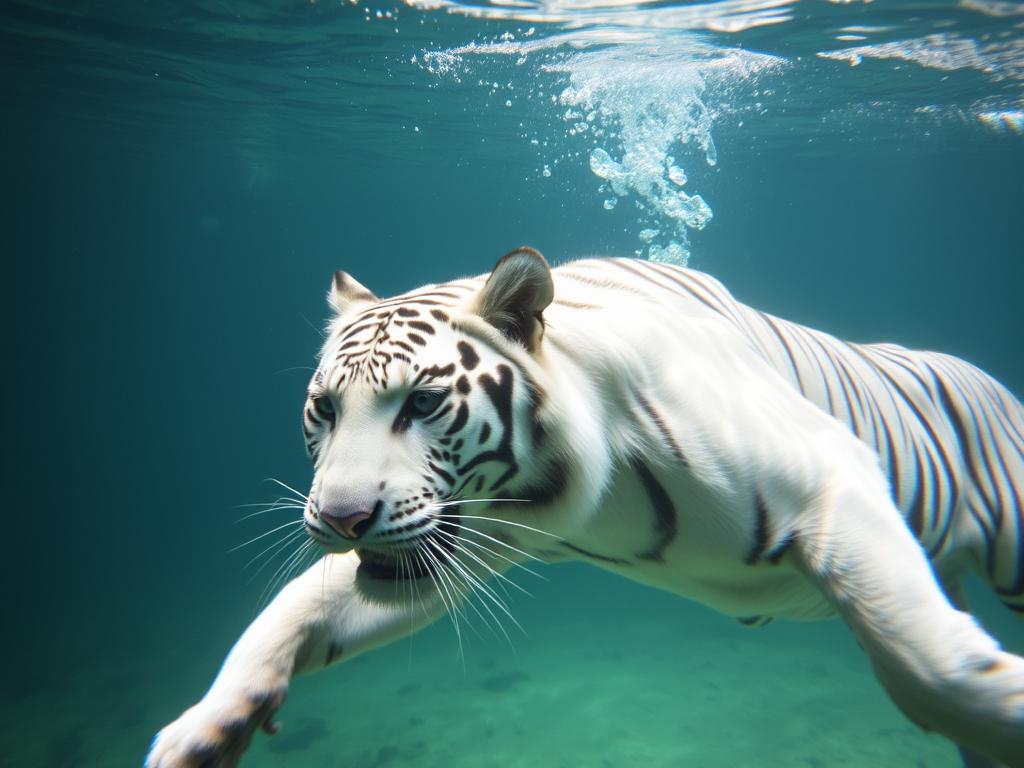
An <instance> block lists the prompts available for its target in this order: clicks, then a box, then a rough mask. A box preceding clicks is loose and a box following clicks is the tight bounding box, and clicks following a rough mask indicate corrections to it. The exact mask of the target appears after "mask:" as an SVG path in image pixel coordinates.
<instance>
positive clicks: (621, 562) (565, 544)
mask: <svg viewBox="0 0 1024 768" xmlns="http://www.w3.org/2000/svg"><path fill="white" fill-rule="evenodd" d="M558 543H559V544H561V545H562V546H563V547H565V548H566V549H570V550H572V551H573V552H576V553H577V554H580V555H583V556H584V557H589V558H590V559H591V560H599V561H600V562H602V563H612V564H614V565H630V562H629V560H624V559H622V558H621V557H608V556H607V555H599V554H597V553H596V552H590V551H589V550H586V549H583V548H582V547H577V546H576V545H575V544H570V543H569V542H568V541H560V542H558Z"/></svg>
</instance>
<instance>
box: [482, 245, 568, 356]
mask: <svg viewBox="0 0 1024 768" xmlns="http://www.w3.org/2000/svg"><path fill="white" fill-rule="evenodd" d="M554 297H555V285H554V283H553V282H552V280H551V267H550V266H549V265H548V262H547V260H546V259H545V258H544V257H543V256H541V255H540V253H539V252H538V251H535V250H534V249H533V248H526V247H522V248H516V249H515V250H514V251H511V252H510V253H506V254H505V255H504V256H502V257H501V259H499V260H498V263H497V264H496V265H495V266H494V269H493V270H492V271H491V274H490V276H489V277H488V278H487V282H486V283H485V284H484V287H483V288H482V289H481V290H480V293H479V294H478V296H477V300H476V301H477V303H476V311H477V314H479V315H480V316H481V317H482V318H483V319H484V320H486V321H487V322H488V323H490V324H491V325H493V326H494V327H495V328H497V329H498V330H499V331H501V332H502V334H504V335H505V336H506V337H507V338H508V339H511V340H512V341H515V342H518V343H520V344H522V345H523V346H525V347H526V348H527V349H528V350H530V351H531V352H533V351H535V350H536V349H537V346H538V345H539V344H540V340H541V337H542V336H543V335H544V318H543V315H542V313H543V312H544V310H545V309H546V308H547V306H548V304H550V303H551V300H552V299H553V298H554Z"/></svg>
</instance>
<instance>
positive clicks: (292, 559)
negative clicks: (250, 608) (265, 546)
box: [259, 540, 313, 606]
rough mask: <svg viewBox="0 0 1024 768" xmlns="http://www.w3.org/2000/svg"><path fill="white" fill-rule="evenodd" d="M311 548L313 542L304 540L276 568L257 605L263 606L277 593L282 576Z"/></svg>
mask: <svg viewBox="0 0 1024 768" xmlns="http://www.w3.org/2000/svg"><path fill="white" fill-rule="evenodd" d="M311 546H313V541H312V540H306V541H305V542H303V543H302V544H300V545H299V547H298V548H297V549H296V550H295V551H294V552H292V554H291V555H289V556H288V557H287V558H285V560H284V562H283V563H281V564H280V565H279V566H278V567H277V570H276V571H274V573H273V575H272V576H271V577H270V581H269V582H268V583H267V586H266V587H264V589H263V592H262V594H260V600H259V604H260V605H261V606H262V605H264V604H265V601H267V600H269V599H270V597H271V596H273V594H274V593H275V592H276V591H277V589H278V587H279V583H280V582H281V581H283V579H282V576H283V575H284V574H285V573H287V571H288V569H290V568H291V566H292V565H294V564H295V563H296V562H298V561H301V560H302V557H303V555H305V554H306V553H307V552H308V551H309V548H310V547H311Z"/></svg>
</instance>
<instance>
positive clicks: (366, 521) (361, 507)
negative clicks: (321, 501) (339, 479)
mask: <svg viewBox="0 0 1024 768" xmlns="http://www.w3.org/2000/svg"><path fill="white" fill-rule="evenodd" d="M383 505H384V502H382V501H380V500H379V499H378V501H377V503H376V504H374V505H373V506H372V507H371V506H370V505H369V504H330V505H328V506H324V507H321V508H320V519H321V520H323V521H324V522H325V523H327V524H328V525H329V526H331V528H333V529H334V531H335V533H337V534H338V535H339V536H341V537H342V538H345V539H358V538H359V537H360V536H362V535H363V534H364V533H366V531H367V530H368V529H369V527H370V526H371V525H373V521H374V520H375V519H376V517H377V515H378V514H379V513H380V508H381V507H382V506H383Z"/></svg>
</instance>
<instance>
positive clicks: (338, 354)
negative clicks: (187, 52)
mask: <svg viewBox="0 0 1024 768" xmlns="http://www.w3.org/2000/svg"><path fill="white" fill-rule="evenodd" d="M329 301H330V304H331V306H332V308H333V310H334V318H333V320H332V321H331V325H330V329H329V333H328V335H327V340H326V342H325V343H324V346H323V349H322V350H321V354H320V359H319V364H318V366H317V368H316V372H315V373H314V375H313V376H312V378H311V380H310V382H309V385H308V391H307V400H306V404H305V407H304V410H303V418H302V422H303V433H304V436H305V440H306V446H307V450H308V452H309V456H310V458H311V461H312V465H313V481H312V483H311V485H310V490H309V493H308V495H306V496H305V497H304V498H303V499H302V503H303V505H304V512H303V525H304V527H305V530H306V533H307V534H308V535H309V537H311V538H312V539H313V540H315V542H316V543H317V545H319V546H320V547H321V548H322V550H323V552H324V557H323V559H322V560H321V561H319V562H318V563H316V564H314V565H313V566H312V567H311V568H309V570H307V571H306V572H305V573H303V574H301V575H300V576H298V577H297V578H295V579H294V580H292V581H291V582H290V583H288V584H287V585H286V586H285V587H284V588H283V589H282V590H281V591H280V593H279V594H278V595H277V596H276V598H275V599H274V600H273V601H272V602H271V604H270V605H269V606H268V607H267V608H266V609H265V610H264V611H263V612H262V613H261V614H260V615H259V616H258V617H257V618H256V619H255V621H253V623H252V624H251V625H250V626H249V627H248V628H247V629H246V630H245V632H244V633H243V634H242V636H241V637H240V639H239V640H238V642H237V643H236V644H235V646H234V647H233V648H232V650H231V651H230V653H229V654H228V656H227V659H226V660H225V662H224V664H223V666H222V668H221V670H220V672H219V674H218V675H217V677H216V679H215V680H214V682H213V684H212V686H211V687H210V689H209V691H208V692H207V693H206V694H205V695H204V696H203V698H202V699H201V700H200V701H199V702H198V703H197V704H195V705H194V706H193V707H191V708H190V709H188V710H186V711H185V712H184V713H183V714H182V715H181V716H180V717H179V718H178V719H176V720H175V721H173V722H172V723H170V724H169V725H167V726H166V727H165V728H163V729H162V730H161V731H160V732H159V733H158V734H157V736H156V738H155V739H154V742H153V744H152V746H151V749H150V752H149V754H148V757H147V758H146V765H147V766H148V767H149V768H179V767H181V766H199V765H202V766H234V765H237V764H238V762H239V760H240V759H241V757H242V755H243V753H244V751H245V749H246V748H247V746H248V745H249V743H250V740H251V739H252V737H253V735H254V734H255V732H256V731H258V730H261V729H262V730H264V731H267V732H271V733H272V732H273V731H274V730H275V729H276V725H275V724H274V716H275V713H276V711H277V710H278V709H279V708H280V707H281V706H282V704H283V702H284V699H285V695H286V693H287V691H288V687H289V683H290V681H291V679H292V677H293V676H295V675H297V674H299V673H305V672H313V671H316V670H319V669H322V668H324V667H326V666H329V665H332V664H335V663H340V662H342V661H346V660H348V659H351V658H353V657H355V656H357V655H359V654H360V653H363V652H365V651H367V650H370V649H372V648H374V647H377V646H380V645H383V644H385V643H388V642H391V641H393V640H396V639H398V638H400V637H402V636H405V635H408V634H410V633H411V632H414V631H416V630H418V629H420V628H422V627H423V626H425V625H427V624H429V623H430V622H432V621H434V620H435V619H437V618H438V617H440V616H443V615H445V614H446V613H449V614H452V615H453V617H454V618H457V616H458V615H459V612H460V611H462V610H464V608H465V603H466V601H467V600H469V599H472V598H473V597H474V596H476V597H477V598H478V601H479V604H480V606H482V607H481V608H478V609H477V610H486V611H487V612H488V613H491V615H492V617H493V616H494V615H495V614H496V613H499V612H500V611H502V610H503V607H502V606H503V603H501V598H500V596H499V595H498V593H496V592H495V591H494V589H493V587H492V586H491V585H493V583H494V582H495V581H496V580H505V579H507V576H506V573H507V572H508V571H509V570H512V569H516V568H522V567H529V566H530V561H533V560H539V561H543V562H548V563H550V562H557V561H564V560H581V561H586V562H589V563H591V564H593V565H595V566H597V567H599V568H603V569H605V570H609V571H612V572H615V573H618V574H620V575H622V576H625V577H627V578H630V579H634V580H636V581H640V582H642V583H644V584H648V585H651V586H655V587H659V588H661V589H665V590H668V591H670V592H673V593H675V594H677V595H679V596H681V597H684V598H688V599H691V600H696V601H698V602H701V603H704V604H705V605H707V606H709V607H711V608H712V609H715V610H718V611H721V612H723V613H726V614H729V615H732V616H735V617H737V618H738V619H739V620H740V621H741V622H743V623H744V624H762V623H765V622H766V621H768V620H769V619H770V618H777V619H797V620H807V619H817V618H826V617H829V616H839V617H840V618H842V620H843V621H845V622H846V624H847V625H848V626H849V628H850V629H851V631H852V632H853V633H854V635H855V636H856V637H857V639H858V641H859V643H860V645H861V646H862V647H863V648H864V650H865V652H866V653H867V654H868V656H869V658H870V660H871V662H872V665H873V668H874V670H875V673H876V675H877V676H878V678H879V680H880V681H881V683H882V685H883V686H884V687H885V689H886V690H887V692H888V693H889V695H890V696H891V697H892V699H893V700H894V701H895V702H896V704H897V705H898V706H899V707H900V708H901V709H902V710H903V712H904V713H905V714H906V715H907V717H908V718H909V719H910V720H911V721H913V722H914V723H916V724H917V725H918V726H920V727H921V728H924V729H926V730H929V731H934V732H937V733H939V734H942V735H944V736H946V737H948V738H950V739H951V740H953V741H954V742H956V743H957V744H958V745H959V747H960V749H961V752H962V753H963V754H964V757H965V759H966V760H968V761H974V762H973V763H972V764H975V765H998V764H1005V765H1010V766H1024V659H1021V658H1020V657H1018V656H1015V655H1012V654H1009V653H1006V652H1004V651H1003V650H1001V649H1000V647H999V645H998V644H997V642H996V641H995V640H994V639H993V638H991V637H990V636H989V635H987V634H986V633H985V632H984V631H983V630H982V629H981V628H980V627H979V626H978V625H977V623H976V622H975V621H974V620H973V618H972V617H971V616H970V615H969V613H967V605H966V601H965V600H964V598H963V592H962V590H961V588H960V582H961V578H962V576H963V575H964V573H965V571H967V570H975V571H976V572H977V573H978V574H979V575H980V576H981V578H982V579H983V580H985V581H986V582H987V583H988V584H989V585H991V587H992V588H993V590H994V591H995V592H996V594H997V595H998V596H999V599H1000V600H1002V601H1003V602H1004V603H1005V604H1006V605H1007V606H1008V607H1009V608H1010V609H1011V610H1013V611H1015V612H1016V613H1017V614H1018V615H1024V555H1022V538H1024V537H1022V530H1024V519H1022V509H1024V500H1022V498H1021V490H1020V489H1021V488H1022V487H1024V409H1022V407H1021V405H1020V403H1019V402H1018V401H1017V400H1016V399H1015V398H1014V397H1013V396H1012V395H1011V394H1010V393H1009V392H1008V391H1007V390H1006V389H1004V388H1003V387H1002V386H1001V385H999V384H998V383H997V382H996V381H994V380H993V379H991V378H990V377H988V376H987V375H985V374H984V373H982V372H981V371H979V370H978V369H976V368H974V367H972V366H970V365H969V364H968V363H965V362H963V361H961V360H958V359H956V358H953V357H949V356H946V355H941V354H937V353H928V352H915V351H911V350H907V349H904V348H902V347H898V346H895V345H888V344H880V345H857V344H848V343H845V342H842V341H840V340H838V339H836V338H834V337H832V336H829V335H827V334H824V333H821V332H818V331H814V330H811V329H809V328H805V327H802V326H798V325H795V324H792V323H788V322H786V321H784V320H781V319H779V318H775V317H772V316H770V315H767V314H765V313H762V312H758V311H757V310H754V309H752V308H750V307H747V306H745V305H743V304H741V303H740V302H738V301H736V299H734V298H733V297H732V296H731V295H730V294H729V293H728V292H727V291H726V290H725V288H724V287H722V286H721V285H720V284H719V283H718V282H717V281H715V280H714V279H713V278H711V277H710V276H708V275H706V274H703V273H700V272H696V271H693V270H688V269H683V268H678V267H671V266H666V265H660V264H654V263H650V262H643V261H636V260H630V259H600V260H582V261H575V262H568V263H566V264H564V265H561V266H559V267H558V268H556V269H551V268H550V266H549V265H548V263H547V261H545V259H544V258H543V257H542V256H541V255H540V254H539V253H538V252H537V251H535V250H533V249H530V248H519V249H516V250H514V251H512V252H511V253H509V254H507V255H506V256H504V257H503V258H502V259H501V260H499V261H498V263H497V265H496V266H495V267H494V269H493V270H492V271H491V272H490V273H489V274H487V275H482V276H479V277H472V278H465V279H457V280H452V281H449V282H445V283H439V284H436V285H428V286H424V287H422V288H419V289H416V290H414V291H411V292H409V293H406V294H403V295H401V296H397V297H394V298H390V299H379V298H378V297H377V296H375V295H374V294H373V293H372V292H371V291H370V290H369V289H367V288H365V287H364V286H362V285H361V284H359V283H358V282H357V281H356V280H355V279H354V278H352V277H351V276H349V275H347V274H346V273H344V272H338V273H336V274H335V276H334V280H333V284H332V286H331V290H330V293H329ZM823 757H827V756H823Z"/></svg>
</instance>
